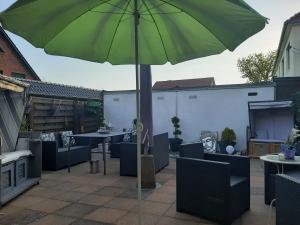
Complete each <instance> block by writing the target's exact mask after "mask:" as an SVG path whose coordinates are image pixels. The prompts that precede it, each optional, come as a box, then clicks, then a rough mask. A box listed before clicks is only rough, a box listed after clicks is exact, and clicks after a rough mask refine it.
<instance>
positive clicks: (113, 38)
mask: <svg viewBox="0 0 300 225" xmlns="http://www.w3.org/2000/svg"><path fill="white" fill-rule="evenodd" d="M130 3H131V0H128V3H127V5H126V6H125V8H124V11H123V12H124V13H123V14H122V15H121V16H120V18H119V21H118V24H117V26H116V29H115V31H114V34H113V36H112V39H111V42H110V45H109V48H108V52H107V56H106V61H108V58H109V55H110V51H111V48H112V45H113V43H114V40H115V36H116V34H117V32H118V29H119V26H120V24H121V22H122V19H123V17H124V15H125V12H126V10H127V9H128V6H129V5H130Z"/></svg>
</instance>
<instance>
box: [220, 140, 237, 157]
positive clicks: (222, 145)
mask: <svg viewBox="0 0 300 225" xmlns="http://www.w3.org/2000/svg"><path fill="white" fill-rule="evenodd" d="M218 144H219V148H220V153H221V154H227V152H226V147H227V146H228V145H231V146H233V147H234V146H235V145H236V142H231V143H229V142H225V141H218Z"/></svg>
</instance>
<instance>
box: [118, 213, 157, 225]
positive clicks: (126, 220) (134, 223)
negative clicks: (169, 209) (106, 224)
mask: <svg viewBox="0 0 300 225" xmlns="http://www.w3.org/2000/svg"><path fill="white" fill-rule="evenodd" d="M159 218H160V217H159V216H155V215H149V214H143V215H142V224H143V225H155V224H156V223H157V222H158V220H159ZM115 224H116V225H138V214H137V213H128V214H126V215H125V216H123V217H121V218H120V219H119V220H118V221H117V222H115Z"/></svg>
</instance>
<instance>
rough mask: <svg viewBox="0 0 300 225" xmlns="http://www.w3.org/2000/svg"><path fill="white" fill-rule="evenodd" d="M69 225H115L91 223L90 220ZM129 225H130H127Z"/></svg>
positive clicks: (80, 220) (82, 220)
mask: <svg viewBox="0 0 300 225" xmlns="http://www.w3.org/2000/svg"><path fill="white" fill-rule="evenodd" d="M71 225H115V224H110V223H101V222H97V221H92V220H85V219H79V220H76V221H74V222H73V223H71ZM128 225H130V224H128Z"/></svg>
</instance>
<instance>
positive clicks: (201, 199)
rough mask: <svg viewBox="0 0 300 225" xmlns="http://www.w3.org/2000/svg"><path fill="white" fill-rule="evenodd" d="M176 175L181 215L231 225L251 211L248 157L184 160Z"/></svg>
mask: <svg viewBox="0 0 300 225" xmlns="http://www.w3.org/2000/svg"><path fill="white" fill-rule="evenodd" d="M194 146H195V148H197V146H198V147H199V144H197V143H196V144H194ZM189 148H191V146H189ZM189 150H190V149H189ZM183 151H184V150H183ZM176 173H177V174H176V176H177V197H176V203H177V211H179V212H186V213H190V214H193V215H196V216H200V217H203V218H207V219H210V220H213V221H216V222H219V223H221V224H226V225H227V224H231V223H232V222H233V221H234V220H235V219H237V218H238V217H240V216H241V215H242V214H243V213H244V212H245V211H247V210H249V209H250V159H249V158H248V157H242V156H231V155H222V154H208V153H204V156H203V159H192V158H185V157H180V158H178V159H177V170H176Z"/></svg>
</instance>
